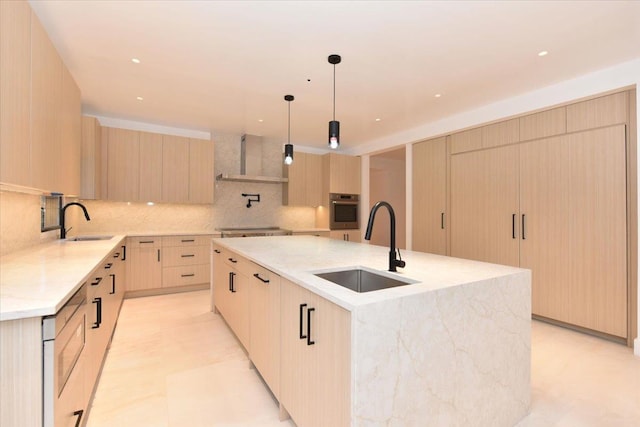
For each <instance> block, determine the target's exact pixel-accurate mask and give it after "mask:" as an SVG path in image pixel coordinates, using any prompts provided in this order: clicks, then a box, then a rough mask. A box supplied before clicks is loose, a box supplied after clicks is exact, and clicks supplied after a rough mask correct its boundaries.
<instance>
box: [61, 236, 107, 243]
mask: <svg viewBox="0 0 640 427" xmlns="http://www.w3.org/2000/svg"><path fill="white" fill-rule="evenodd" d="M112 237H113V236H75V237H69V238H67V239H66V240H67V242H90V241H93V240H111V238H112Z"/></svg>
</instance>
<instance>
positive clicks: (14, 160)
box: [0, 1, 31, 187]
mask: <svg viewBox="0 0 640 427" xmlns="http://www.w3.org/2000/svg"><path fill="white" fill-rule="evenodd" d="M30 23H31V8H30V7H29V3H27V2H21V1H20V2H18V1H2V2H0V75H2V78H0V94H2V96H0V182H4V183H11V184H16V185H23V186H27V187H28V186H31V174H30V170H31V169H30V166H29V164H30V147H31V124H30V113H29V111H30V108H31V102H30V101H31V24H30Z"/></svg>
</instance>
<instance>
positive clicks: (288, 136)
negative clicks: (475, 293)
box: [287, 101, 291, 144]
mask: <svg viewBox="0 0 640 427" xmlns="http://www.w3.org/2000/svg"><path fill="white" fill-rule="evenodd" d="M288 104H289V122H288V125H287V128H288V132H287V143H288V144H291V101H288Z"/></svg>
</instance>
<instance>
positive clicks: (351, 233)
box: [329, 230, 362, 242]
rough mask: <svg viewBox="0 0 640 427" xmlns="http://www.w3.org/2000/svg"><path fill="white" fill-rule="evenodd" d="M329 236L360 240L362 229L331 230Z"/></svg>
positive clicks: (350, 240) (353, 240) (346, 239)
mask: <svg viewBox="0 0 640 427" xmlns="http://www.w3.org/2000/svg"><path fill="white" fill-rule="evenodd" d="M329 238H331V239H335V240H344V241H345V242H360V241H361V239H362V238H361V235H360V230H331V231H330V232H329Z"/></svg>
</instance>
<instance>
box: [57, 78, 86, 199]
mask: <svg viewBox="0 0 640 427" xmlns="http://www.w3.org/2000/svg"><path fill="white" fill-rule="evenodd" d="M59 116H60V127H61V139H60V152H59V153H58V156H59V163H58V164H57V165H55V166H54V167H55V169H56V174H59V175H60V178H61V184H60V185H61V187H60V188H61V189H62V192H63V193H64V194H73V195H79V194H80V175H81V173H80V168H81V163H82V154H81V146H82V107H81V101H80V88H78V85H77V84H76V82H75V80H73V77H72V76H71V73H69V70H67V67H65V66H64V65H63V66H62V109H61V111H60V113H59Z"/></svg>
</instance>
